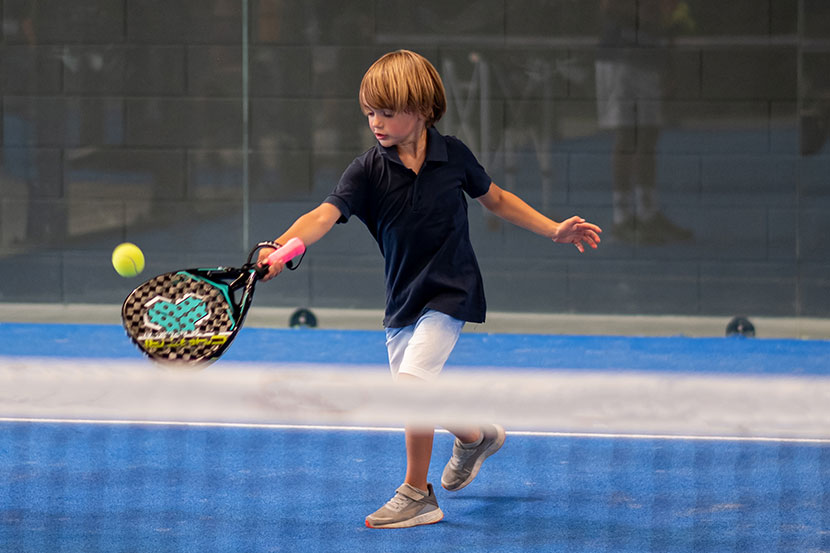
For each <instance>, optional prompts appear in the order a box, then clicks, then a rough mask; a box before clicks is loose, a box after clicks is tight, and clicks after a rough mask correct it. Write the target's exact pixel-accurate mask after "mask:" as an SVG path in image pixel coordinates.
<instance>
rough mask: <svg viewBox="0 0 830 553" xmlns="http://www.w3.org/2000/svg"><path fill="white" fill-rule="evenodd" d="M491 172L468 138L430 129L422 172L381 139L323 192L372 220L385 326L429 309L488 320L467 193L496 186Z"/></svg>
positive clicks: (343, 209)
mask: <svg viewBox="0 0 830 553" xmlns="http://www.w3.org/2000/svg"><path fill="white" fill-rule="evenodd" d="M490 183H491V179H490V177H489V176H488V175H487V173H486V172H485V170H484V168H483V167H482V166H481V165H480V164H479V162H478V160H476V158H475V156H474V155H473V153H472V152H471V151H470V149H469V148H467V146H465V145H464V143H463V142H461V141H460V140H458V139H457V138H455V137H452V136H443V135H441V133H439V132H438V131H437V130H436V129H435V128H434V127H430V128H429V129H428V130H427V152H426V159H425V161H424V165H423V167H422V168H421V171H420V172H419V173H417V174H416V173H415V172H414V171H412V170H411V169H408V168H407V167H406V166H405V165H404V164H403V163H402V162H401V159H400V157H399V156H398V152H397V150H396V149H395V147H391V148H384V147H383V146H381V145H380V144H377V145H375V147H374V148H371V149H370V150H368V151H366V152H365V153H364V154H363V155H361V156H359V157H357V158H356V159H355V160H354V161H353V162H352V163H351V164H350V165H349V167H348V168H346V171H345V172H344V173H343V175H342V176H341V177H340V182H339V183H338V184H337V187H335V189H334V191H333V192H332V193H331V194H330V195H329V196H328V197H326V199H325V202H328V203H330V204H333V205H334V206H335V207H337V208H338V209H339V210H340V213H341V214H342V216H341V217H340V219H339V220H338V223H345V222H346V221H348V220H349V218H350V217H351V216H352V215H354V216H356V217H357V218H358V219H360V220H361V221H363V223H364V224H365V225H366V227H367V228H368V229H369V232H370V233H371V234H372V237H374V239H375V241H377V243H378V246H379V247H380V251H381V253H382V254H383V258H384V260H385V273H386V316H385V317H384V320H383V325H384V326H385V327H387V328H399V327H403V326H408V325H410V324H413V323H414V322H415V321H417V320H418V318H419V317H420V316H421V315H422V314H423V312H424V311H425V310H427V309H435V310H437V311H441V312H442V313H446V314H447V315H450V316H452V317H455V318H456V319H460V320H463V321H469V322H476V323H480V322H484V315H485V312H486V309H487V308H486V303H485V300H484V285H483V283H482V279H481V271H480V270H479V267H478V261H477V260H476V256H475V253H474V252H473V246H472V243H471V242H470V231H469V226H468V222H467V199H466V198H465V193H466V194H467V195H468V196H470V197H471V198H477V197H479V196H482V195H484V194H486V193H487V191H488V190H489V189H490Z"/></svg>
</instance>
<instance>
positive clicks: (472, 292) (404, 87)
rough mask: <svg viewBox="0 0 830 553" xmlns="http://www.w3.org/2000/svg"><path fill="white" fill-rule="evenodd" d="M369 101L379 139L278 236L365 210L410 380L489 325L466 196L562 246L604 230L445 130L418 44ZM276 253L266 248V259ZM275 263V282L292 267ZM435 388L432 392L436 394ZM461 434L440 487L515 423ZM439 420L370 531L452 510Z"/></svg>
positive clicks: (395, 355) (471, 474)
mask: <svg viewBox="0 0 830 553" xmlns="http://www.w3.org/2000/svg"><path fill="white" fill-rule="evenodd" d="M359 101H360V106H361V108H362V109H363V112H364V113H365V114H366V117H367V119H368V122H369V128H370V129H371V131H372V132H373V133H374V135H375V138H376V139H377V141H378V143H377V145H375V146H374V147H373V148H371V149H370V150H368V151H367V152H365V153H364V154H362V155H361V156H359V157H358V158H356V159H355V160H354V161H353V162H352V163H351V165H349V166H348V168H347V169H346V171H345V172H344V173H343V175H342V176H341V178H340V182H339V183H338V184H337V186H336V187H335V189H334V191H333V192H332V193H331V194H330V195H329V196H328V197H327V198H326V199H325V200H324V201H323V203H322V204H320V205H319V206H318V207H316V208H314V209H313V210H311V211H310V212H308V213H306V214H305V215H303V216H301V217H300V218H299V219H297V220H296V221H295V222H294V224H292V225H291V226H290V227H289V228H288V230H286V231H285V232H284V233H283V234H282V235H281V236H280V237H279V238H277V240H276V241H277V242H278V243H280V244H284V243H285V242H286V241H287V240H289V239H290V238H293V237H299V238H300V239H302V240H303V242H305V243H306V244H307V245H309V244H313V243H314V242H316V241H317V240H319V239H320V238H322V237H323V236H324V235H325V234H326V233H327V232H328V231H329V230H331V229H332V228H333V227H334V225H335V223H345V222H347V221H348V220H349V218H350V217H351V216H352V215H354V216H356V217H357V218H358V219H360V220H361V221H362V222H363V223H364V224H365V225H366V227H367V228H368V230H369V232H370V233H371V234H372V237H373V238H374V239H375V240H376V241H377V243H378V246H379V247H380V251H381V253H382V254H383V257H384V260H385V275H386V312H385V317H384V320H383V326H384V328H385V329H386V345H387V350H388V353H389V364H390V368H391V370H392V374H393V376H394V377H395V378H396V379H397V380H398V381H400V382H406V381H409V382H417V381H420V382H424V381H426V382H429V381H431V380H434V379H435V378H437V377H438V375H439V374H440V372H441V371H442V369H443V367H444V363H445V362H446V361H447V358H448V357H449V355H450V353H451V351H452V349H453V348H454V347H455V343H456V341H457V340H458V336H459V334H460V333H461V329H462V327H463V326H464V323H465V322H466V321H470V322H475V323H481V322H484V315H485V301H484V290H483V286H482V279H481V273H480V271H479V267H478V262H477V261H476V257H475V254H474V253H473V248H472V244H471V242H470V236H469V228H468V221H467V200H466V198H465V194H466V195H467V196H469V197H471V198H475V199H477V200H478V201H479V202H480V203H481V205H483V206H484V207H485V208H487V209H488V210H490V211H491V212H493V213H495V214H496V215H498V216H499V217H501V218H503V219H505V220H507V221H509V222H511V223H514V224H516V225H518V226H520V227H522V228H525V229H527V230H530V231H532V232H534V233H536V234H539V235H542V236H545V237H548V238H550V239H551V240H553V241H554V242H560V243H566V244H574V245H575V246H576V248H577V249H578V250H579V251H580V252H584V251H585V247H584V246H585V245H588V246H590V247H592V248H596V247H597V244H598V243H599V242H600V238H599V233H600V232H602V231H601V229H600V228H599V227H598V226H596V225H594V224H591V223H588V222H586V221H585V220H584V219H582V218H581V217H571V218H570V219H566V220H565V221H563V222H561V223H557V222H555V221H553V220H551V219H549V218H548V217H545V216H544V215H542V214H541V213H539V212H538V211H536V210H535V209H533V208H532V207H530V206H529V205H527V204H526V203H525V202H524V201H522V200H521V199H519V198H518V197H517V196H516V195H514V194H512V193H510V192H507V191H505V190H502V189H501V188H499V187H498V186H496V185H495V184H494V183H493V182H492V180H491V179H490V177H489V176H488V175H487V173H486V172H485V170H484V168H482V167H481V165H480V164H479V163H478V161H477V160H476V158H475V156H474V155H473V154H472V152H471V151H470V150H469V149H468V148H467V147H466V146H465V145H464V144H463V143H462V142H461V141H459V140H458V139H456V138H454V137H451V136H443V135H442V134H441V133H439V132H438V130H436V128H435V126H434V125H435V123H436V122H438V120H439V119H440V118H441V116H442V115H443V114H444V112H445V111H446V96H445V93H444V86H443V83H442V82H441V77H440V76H439V75H438V72H437V71H436V70H435V68H434V67H433V66H432V64H431V63H430V62H429V61H427V60H426V59H425V58H423V57H422V56H420V55H418V54H416V53H414V52H410V51H407V50H400V51H397V52H391V53H389V54H386V55H385V56H383V57H381V58H380V59H379V60H377V61H376V62H375V63H374V64H373V65H372V66H371V67H370V68H369V70H368V71H367V72H366V74H365V75H364V77H363V81H362V82H361V85H360V94H359ZM270 252H271V250H270V249H267V248H266V249H263V250H261V251H260V254H259V259H260V261H262V260H263V259H264V257H265V256H267V254H268V253H270ZM282 269H283V266H282V264H275V265H272V266H271V267H270V269H269V272H268V275H267V277H266V280H267V279H271V278H273V277H274V276H276V275H277V274H278V273H279V272H280V271H282ZM425 393H428V390H425ZM448 430H449V431H450V432H452V433H453V434H454V435H455V437H456V439H455V443H454V445H453V452H452V457H451V458H450V461H449V462H448V463H447V465H446V467H445V468H444V473H443V475H442V477H441V484H442V486H443V487H444V488H446V489H447V490H451V491H455V490H459V489H461V488H463V487H464V486H466V485H467V484H469V483H470V482H471V481H472V480H473V479H474V478H475V477H476V475H477V474H478V470H479V468H480V466H481V463H482V461H483V460H484V459H486V458H487V457H489V456H490V455H492V454H493V453H495V452H496V451H498V449H499V448H500V447H501V446H502V444H503V443H504V438H505V434H504V429H503V428H501V427H500V426H497V425H492V424H489V425H485V426H483V427H481V428H448ZM433 435H434V429H433V428H423V427H419V426H417V425H414V424H413V425H407V426H406V431H405V441H406V459H407V467H406V476H405V478H404V483H403V484H402V485H401V486H400V487H399V488H398V489H397V491H396V493H395V495H394V497H392V499H390V500H389V501H388V502H387V503H386V504H385V505H384V506H382V507H381V508H380V509H378V510H377V511H375V512H374V513H372V514H370V515H369V516H368V517H366V525H367V526H369V527H370V528H405V527H410V526H417V525H421V524H431V523H434V522H438V521H439V520H441V518H442V517H443V513H442V512H441V509H440V508H439V507H438V502H437V500H436V497H435V493H434V491H433V488H432V484H430V483H428V482H427V473H428V471H429V463H430V458H431V456H432V443H433Z"/></svg>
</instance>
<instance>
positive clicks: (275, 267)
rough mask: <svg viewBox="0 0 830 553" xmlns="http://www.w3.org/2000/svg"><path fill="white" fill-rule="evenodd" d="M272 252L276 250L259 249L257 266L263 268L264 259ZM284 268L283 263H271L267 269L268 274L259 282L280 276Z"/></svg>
mask: <svg viewBox="0 0 830 553" xmlns="http://www.w3.org/2000/svg"><path fill="white" fill-rule="evenodd" d="M274 250H276V248H267V247H266V248H262V249H260V250H259V254H258V255H257V264H259V265H260V266H265V263H264V262H265V259H266V258H267V257H268V256H269V255H271V253H273V252H274ZM284 268H285V263H281V262H279V261H278V262H276V263H272V264H271V265H270V266H269V267H268V273H267V274H266V275H265V276H264V277H262V278H261V279H260V280H262V281H263V282H268V281H269V280H271V279H272V278H274V277H275V276H277V275H278V274H280V273H281V272H282V270H283V269H284Z"/></svg>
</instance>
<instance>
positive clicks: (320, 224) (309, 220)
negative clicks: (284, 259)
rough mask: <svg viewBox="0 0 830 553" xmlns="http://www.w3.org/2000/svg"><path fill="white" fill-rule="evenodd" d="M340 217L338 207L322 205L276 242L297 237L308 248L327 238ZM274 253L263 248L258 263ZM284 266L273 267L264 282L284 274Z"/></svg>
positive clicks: (306, 215)
mask: <svg viewBox="0 0 830 553" xmlns="http://www.w3.org/2000/svg"><path fill="white" fill-rule="evenodd" d="M340 216H341V213H340V210H339V209H337V207H335V206H334V205H332V204H330V203H322V204H320V205H318V206H317V207H315V208H314V209H312V210H311V211H309V212H308V213H306V214H305V215H302V216H301V217H300V218H299V219H297V220H296V221H294V224H292V225H291V226H290V227H288V230H286V231H285V232H284V233H282V234H281V235H280V236H279V238H277V239H276V242H277V243H279V244H285V243H286V242H287V241H288V240H290V239H291V238H295V237H296V238H299V239H300V240H302V241H303V243H304V244H305V245H306V246H310V245H311V244H313V243H315V242H316V241H318V240H319V239H320V238H322V237H323V236H325V235H326V233H328V231H330V230H331V229H332V227H334V225H335V223H337V220H338V219H340ZM272 251H273V250H272V249H271V248H262V249H261V250H259V255H258V259H257V262H262V260H263V259H265V258H266V257H268V254H270V253H271V252H272ZM284 266H285V265H284V264H283V263H275V264H273V265H271V267H270V268H269V269H268V274H267V275H266V276H265V277H263V278H262V280H263V281H268V280H271V279H272V278H274V277H275V276H277V275H278V274H280V273H281V272H282V269H283V267H284Z"/></svg>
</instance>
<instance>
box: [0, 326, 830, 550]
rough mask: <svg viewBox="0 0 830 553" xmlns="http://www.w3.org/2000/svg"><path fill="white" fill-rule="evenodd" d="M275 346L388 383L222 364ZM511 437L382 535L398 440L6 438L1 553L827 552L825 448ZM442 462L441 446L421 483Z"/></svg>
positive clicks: (346, 342)
mask: <svg viewBox="0 0 830 553" xmlns="http://www.w3.org/2000/svg"><path fill="white" fill-rule="evenodd" d="M275 343H276V344H280V343H291V344H292V348H282V349H281V351H283V352H286V351H291V352H292V353H291V354H290V355H291V358H290V359H285V358H284V359H281V360H282V361H291V362H309V363H330V364H337V365H338V366H341V367H342V368H343V370H348V369H349V366H350V365H352V364H355V365H356V364H361V365H363V366H365V365H366V364H370V365H371V364H377V366H378V370H384V368H383V362H384V361H385V357H384V356H385V350H384V347H383V335H382V333H381V332H380V331H348V330H320V329H316V330H309V329H300V330H285V329H284V330H280V329H255V328H251V329H243V331H242V333H241V334H240V336H239V338H238V341H237V342H236V343H234V344H233V346H232V348H231V350H230V351H229V352H228V360H229V361H236V362H244V361H264V360H266V361H267V360H270V361H273V359H272V358H271V357H272V356H269V348H268V346H269V344H275ZM0 353H1V354H2V355H3V356H22V357H30V358H31V359H32V360H33V361H34V360H35V359H36V358H40V361H39V362H44V360H43V357H44V356H47V357H48V356H54V357H72V358H83V357H95V358H99V359H101V358H104V359H109V358H111V359H132V358H136V356H137V355H138V354H137V351H136V350H135V349H134V348H133V346H132V345H131V344H129V342H128V340H127V338H126V336H125V335H124V333H123V330H121V328H120V327H118V326H115V325H71V324H55V325H52V324H31V323H0ZM284 355H285V354H284ZM828 360H830V342H828V341H807V340H789V339H754V340H748V339H734V338H733V339H727V338H682V337H673V338H633V337H614V336H561V335H517V334H511V335H502V334H465V335H462V338H461V340H460V341H459V344H458V347H457V349H456V351H455V353H454V354H453V357H452V358H451V360H450V363H449V367H448V370H464V369H465V368H467V367H480V366H487V367H502V368H504V370H510V368H511V367H516V368H523V367H532V368H537V369H544V368H546V367H549V368H570V369H575V370H580V369H602V370H611V371H631V370H639V371H676V372H693V373H704V374H712V375H716V374H725V373H729V374H732V373H742V374H753V375H759V376H764V375H770V374H793V375H813V376H821V375H824V374H826V370H827V366H828V363H827V362H828ZM45 361H48V359H46V360H45ZM148 370H153V369H152V367H149V366H148ZM207 370H210V369H207ZM217 409H221V406H217ZM519 430H520V429H508V431H509V434H508V439H507V442H506V444H505V446H504V448H503V449H502V451H500V452H499V453H498V454H497V455H495V456H493V457H492V458H490V459H488V460H487V461H486V462H485V464H484V467H483V469H482V471H481V474H480V475H479V477H478V478H477V479H476V481H475V482H474V483H473V484H471V485H470V486H469V487H467V488H465V489H464V490H461V491H459V492H455V493H450V492H446V491H444V490H442V489H440V487H439V488H438V489H437V490H436V493H437V496H438V501H439V504H440V506H441V508H442V509H443V511H444V512H445V518H444V520H443V521H442V522H440V523H438V524H436V525H432V526H428V527H420V528H414V529H407V530H384V531H378V530H369V529H367V528H365V527H364V525H363V518H364V517H365V516H366V515H367V514H368V513H370V512H371V511H373V510H375V509H376V508H378V507H379V506H380V505H381V504H382V503H383V502H385V501H386V500H387V499H389V497H391V495H392V494H393V493H394V489H395V488H396V487H397V486H398V485H399V484H400V481H401V479H402V467H403V453H404V451H403V434H402V432H401V431H399V430H395V429H381V430H370V429H351V430H343V429H325V428H304V427H299V426H295V427H285V426H268V425H264V426H245V425H240V426H221V425H211V424H208V425H203V426H194V425H183V424H175V423H170V424H135V423H131V424H120V423H94V424H88V423H77V422H59V421H50V422H45V421H4V422H0V451H1V452H2V454H1V455H0V482H2V486H3V488H4V493H3V494H0V544H2V548H0V549H2V551H4V552H25V553H35V552H38V553H40V552H44V551H48V552H58V551H67V552H70V551H71V552H76V551H107V552H110V551H112V552H125V553H126V552H145V551H146V552H151V551H152V552H166V551H170V552H174V551H175V552H194V553H195V552H197V551H198V552H206V551H216V552H237V551H238V552H258V551H263V552H265V551H290V552H297V551H307V552H316V551H326V552H332V551H344V552H346V551H349V552H352V551H367V552H374V551H384V552H387V551H389V552H396V551H424V552H427V551H442V552H443V551H470V552H519V551H544V552H560V551H561V552H566V551H568V552H570V551H580V552H594V551H620V552H643V551H654V552H658V551H659V552H675V551H676V552H686V551H700V552H704V551H705V552H710V551H730V552H731V551H747V552H750V551H764V550H776V551H792V552H805V551H830V490H828V487H829V486H830V443H825V442H822V441H816V442H809V443H807V442H803V443H802V442H786V441H777V440H770V441H764V440H739V439H727V438H723V439H696V438H695V437H693V436H686V437H677V438H671V439H668V438H642V437H625V436H611V437H609V436H605V437H586V436H578V435H568V434H562V433H555V434H554V433H544V432H541V433H527V432H521V431H519ZM450 449H451V440H450V437H449V435H447V434H445V433H438V434H437V435H436V444H435V451H434V457H433V459H434V460H433V467H432V471H431V480H432V481H433V482H435V483H436V484H437V483H438V482H439V481H440V472H441V470H442V468H443V465H444V463H445V462H446V460H447V458H448V456H449V452H450Z"/></svg>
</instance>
